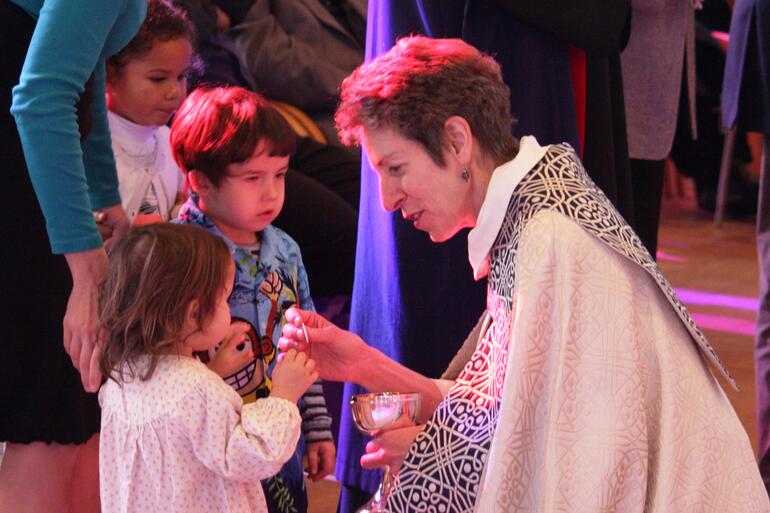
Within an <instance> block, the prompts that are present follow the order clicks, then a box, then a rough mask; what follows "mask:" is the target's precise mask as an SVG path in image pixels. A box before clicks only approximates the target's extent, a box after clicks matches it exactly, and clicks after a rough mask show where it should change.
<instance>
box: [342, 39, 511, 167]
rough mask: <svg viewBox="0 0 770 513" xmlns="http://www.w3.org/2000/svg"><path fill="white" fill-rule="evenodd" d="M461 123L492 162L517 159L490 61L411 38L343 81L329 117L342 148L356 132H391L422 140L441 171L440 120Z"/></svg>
mask: <svg viewBox="0 0 770 513" xmlns="http://www.w3.org/2000/svg"><path fill="white" fill-rule="evenodd" d="M451 116H460V117H462V118H464V119H465V120H466V121H467V122H468V124H469V125H470V127H471V131H472V132H473V136H474V137H475V138H476V140H477V141H478V143H479V145H480V146H481V148H482V149H483V150H484V151H485V152H487V153H488V154H489V156H490V157H492V159H493V160H494V161H495V163H496V164H497V165H500V164H502V163H504V162H507V161H508V160H510V159H512V158H513V157H515V156H516V153H517V152H518V148H519V143H518V141H517V140H516V138H515V137H513V135H512V134H511V126H512V124H513V122H514V119H513V116H512V115H511V101H510V91H509V89H508V86H506V85H505V83H504V82H503V79H502V74H501V72H500V65H499V64H497V62H495V60H494V59H492V58H491V57H489V56H487V55H484V54H482V53H481V52H479V51H478V50H477V49H476V48H474V47H472V46H471V45H469V44H467V43H465V42H463V41H461V40H459V39H430V38H427V37H425V36H411V37H405V38H402V39H399V40H398V41H397V42H396V45H395V46H394V47H393V48H391V49H390V50H388V51H387V52H386V53H384V54H383V55H381V56H379V57H377V58H376V59H374V60H373V61H370V62H367V63H365V64H362V65H361V66H359V67H358V68H356V70H355V71H353V73H351V74H350V76H348V77H347V78H346V79H345V80H344V81H343V82H342V87H341V91H340V104H339V107H337V112H336V114H335V116H334V120H335V122H336V125H337V130H338V132H339V135H340V140H341V141H342V142H344V143H345V144H353V143H355V144H360V142H361V129H362V128H366V129H370V130H371V129H377V128H390V129H393V130H395V131H396V132H397V133H399V134H400V135H402V136H403V137H406V138H407V139H411V140H413V141H416V142H418V143H420V144H421V145H422V146H423V147H424V148H425V150H426V151H427V152H428V154H429V155H430V156H431V158H432V159H433V161H434V162H435V163H436V164H437V165H438V166H440V167H444V154H443V150H444V148H445V147H446V145H447V141H446V137H445V131H444V123H445V122H446V120H447V119H448V118H450V117H451Z"/></svg>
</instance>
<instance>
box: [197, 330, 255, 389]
mask: <svg viewBox="0 0 770 513" xmlns="http://www.w3.org/2000/svg"><path fill="white" fill-rule="evenodd" d="M248 329H249V328H248V326H247V325H245V324H244V323H240V322H239V323H234V324H232V325H230V327H229V328H228V330H227V334H226V335H225V340H224V342H222V346H221V347H220V348H219V349H218V350H217V352H216V354H215V355H214V357H213V358H212V359H211V360H210V361H209V363H208V364H207V367H208V368H209V370H211V371H213V372H215V373H217V374H218V375H219V376H221V377H223V378H226V377H228V376H232V375H233V374H234V373H235V372H237V371H239V370H240V369H242V368H244V367H245V366H246V365H247V364H248V363H249V362H250V361H252V360H254V350H253V348H252V347H251V346H250V345H249V346H245V345H243V346H242V344H245V340H246V332H247V331H248Z"/></svg>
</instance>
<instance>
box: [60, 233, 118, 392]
mask: <svg viewBox="0 0 770 513" xmlns="http://www.w3.org/2000/svg"><path fill="white" fill-rule="evenodd" d="M65 258H66V259H67V265H68V266H69V268H70V274H72V291H71V292H70V296H69V300H68V301H67V311H66V313H65V314H64V320H63V321H62V328H63V335H64V349H65V350H66V351H67V354H68V355H69V356H70V359H71V360H72V365H74V366H75V368H76V369H78V370H79V371H80V379H81V381H82V382H83V388H85V389H86V390H87V391H88V392H96V391H97V390H99V386H100V385H101V380H102V375H101V372H100V371H99V356H100V349H99V344H97V323H98V322H99V301H98V297H97V295H98V290H99V285H100V284H101V282H102V280H104V278H105V277H106V276H107V268H108V265H109V262H108V260H107V253H106V252H105V251H104V248H96V249H91V250H88V251H80V252H77V253H68V254H66V255H65Z"/></svg>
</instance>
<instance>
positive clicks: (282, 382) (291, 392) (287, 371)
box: [270, 349, 318, 403]
mask: <svg viewBox="0 0 770 513" xmlns="http://www.w3.org/2000/svg"><path fill="white" fill-rule="evenodd" d="M317 380H318V373H317V372H315V362H314V361H313V360H310V359H308V357H307V356H306V355H305V353H298V352H297V351H295V350H293V349H292V350H290V351H289V352H288V353H284V354H282V355H280V357H279V358H278V363H276V365H275V368H274V369H273V390H272V391H271V392H270V397H280V398H282V399H286V400H287V401H290V402H292V403H296V402H297V401H299V398H300V397H301V396H302V394H304V393H305V391H306V390H307V389H308V388H309V387H310V385H312V384H313V383H315V382H316V381H317Z"/></svg>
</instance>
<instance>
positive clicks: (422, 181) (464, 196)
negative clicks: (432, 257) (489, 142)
mask: <svg viewBox="0 0 770 513" xmlns="http://www.w3.org/2000/svg"><path fill="white" fill-rule="evenodd" d="M362 132H363V133H362V138H361V143H362V146H363V148H364V151H365V152H366V155H367V157H368V159H369V163H370V165H371V167H372V169H374V171H375V172H376V173H377V177H378V178H379V182H380V201H381V203H382V206H383V208H384V209H385V210H387V211H389V212H394V211H396V210H401V215H402V216H403V217H404V219H406V220H407V221H411V222H412V223H413V224H414V227H415V228H417V229H418V230H422V231H424V232H428V234H429V235H430V238H431V240H432V241H433V242H443V241H445V240H448V239H449V238H451V237H452V236H453V235H454V234H455V233H457V232H458V231H459V230H461V229H462V228H465V227H469V226H473V225H474V223H475V217H474V215H473V212H472V210H471V208H470V201H469V191H470V187H468V183H467V182H465V181H464V180H463V179H462V176H461V175H462V166H460V165H459V163H458V162H456V161H455V159H453V158H452V157H451V155H449V154H448V153H447V154H446V155H445V164H446V166H445V167H444V168H442V167H440V166H439V165H438V164H436V163H435V162H434V161H433V159H432V158H431V157H430V155H429V154H428V152H427V151H426V150H425V148H424V147H423V146H422V145H421V144H420V143H418V142H416V141H413V140H411V139H407V138H406V137H403V136H402V135H400V134H399V133H398V132H396V131H395V130H392V129H390V128H377V129H371V130H369V129H366V128H363V129H362Z"/></svg>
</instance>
